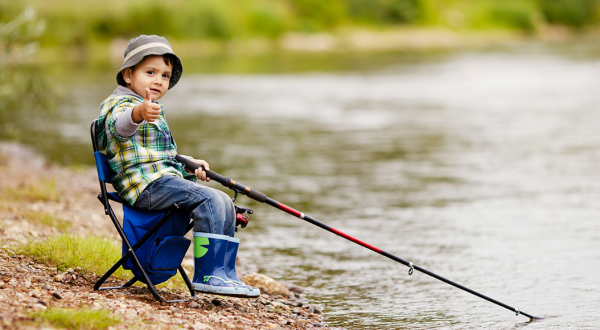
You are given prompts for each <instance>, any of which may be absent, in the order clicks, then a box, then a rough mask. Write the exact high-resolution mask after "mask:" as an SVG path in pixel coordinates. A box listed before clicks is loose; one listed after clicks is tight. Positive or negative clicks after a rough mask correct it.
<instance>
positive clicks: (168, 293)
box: [0, 141, 331, 330]
mask: <svg viewBox="0 0 600 330" xmlns="http://www.w3.org/2000/svg"><path fill="white" fill-rule="evenodd" d="M40 187H41V188H40ZM44 187H45V188H44ZM20 191H26V192H28V194H20V193H19V192H20ZM98 192H99V187H98V181H97V175H96V171H95V169H94V168H63V167H58V166H50V165H48V164H47V163H46V162H45V161H44V159H42V158H40V157H39V156H37V155H36V154H35V153H33V152H32V151H31V150H29V149H27V148H25V147H23V146H21V145H19V144H16V143H10V142H1V141H0V328H1V329H40V325H39V324H38V323H37V322H36V320H35V319H34V318H33V317H32V313H33V312H35V311H41V310H46V309H48V308H53V307H60V308H71V309H80V308H87V309H92V310H95V309H106V310H109V311H110V312H111V313H112V314H113V315H114V316H115V317H117V318H119V319H120V320H121V323H120V324H119V325H116V326H112V327H109V329H133V328H135V329H195V330H198V329H315V328H325V329H331V328H328V327H327V326H326V325H325V324H324V323H323V318H322V315H321V308H320V307H318V306H314V305H311V304H309V303H308V302H307V301H306V300H304V299H303V298H302V296H301V292H302V289H301V288H298V287H293V286H288V289H290V296H288V297H285V296H283V295H269V294H266V293H263V294H262V295H261V297H259V298H258V299H242V298H231V297H224V296H217V295H206V294H198V297H197V298H196V299H192V300H189V301H187V302H182V303H173V304H166V303H160V302H158V301H156V300H155V299H154V298H153V297H152V295H151V294H150V292H149V291H148V289H147V288H146V287H143V286H133V287H131V288H128V289H123V290H108V291H94V290H93V285H94V283H95V282H96V281H97V279H98V278H99V275H98V274H93V273H86V272H85V271H83V270H82V269H80V268H75V269H68V270H67V271H66V272H58V270H57V269H56V268H55V265H43V264H38V263H36V262H35V261H33V260H31V259H30V258H29V257H27V256H22V255H18V254H16V253H15V252H14V251H15V246H16V245H17V244H19V243H21V242H26V241H27V240H31V239H43V238H45V237H50V236H52V235H57V234H60V233H62V232H63V230H64V229H61V226H62V227H67V228H69V229H68V231H69V232H72V233H74V234H77V235H81V236H85V235H88V234H90V233H94V234H95V235H105V236H107V237H109V238H112V239H114V240H115V241H119V236H118V234H117V233H116V230H115V229H114V226H113V225H112V223H111V222H110V220H109V218H108V217H106V216H105V215H104V212H103V209H102V207H101V204H100V203H99V202H98V200H97V199H96V196H97V194H98ZM32 196H33V197H32ZM115 209H117V208H115ZM41 212H43V213H44V214H51V215H53V219H54V222H53V223H40V222H39V221H38V219H35V216H36V214H42V213H41ZM119 216H120V215H119ZM56 219H58V220H56ZM186 263H187V264H188V266H189V264H190V258H189V257H187V258H186V261H185V262H184V265H186ZM245 268H246V269H252V267H251V265H250V266H245ZM242 275H243V274H242ZM122 282H123V281H122V280H121V281H120V282H118V281H115V282H113V283H114V284H121V283H122ZM108 283H109V284H110V282H108ZM263 292H264V290H263ZM160 293H161V294H163V295H165V297H166V298H168V299H176V298H178V299H182V298H186V297H189V296H190V294H189V292H186V291H183V290H168V289H160ZM42 327H43V328H44V329H53V328H52V326H51V325H48V324H45V325H42Z"/></svg>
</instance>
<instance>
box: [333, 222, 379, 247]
mask: <svg viewBox="0 0 600 330" xmlns="http://www.w3.org/2000/svg"><path fill="white" fill-rule="evenodd" d="M329 230H330V231H331V232H332V233H334V234H336V235H339V236H342V237H343V238H345V239H347V240H350V241H352V242H354V243H356V244H360V245H362V246H364V247H366V248H367V249H371V250H373V251H375V252H377V253H381V252H382V251H383V250H381V249H380V248H378V247H376V246H373V245H371V244H369V243H367V242H363V241H361V240H359V239H358V238H354V237H352V236H350V235H348V234H346V233H344V232H341V231H339V230H337V229H335V228H332V227H329Z"/></svg>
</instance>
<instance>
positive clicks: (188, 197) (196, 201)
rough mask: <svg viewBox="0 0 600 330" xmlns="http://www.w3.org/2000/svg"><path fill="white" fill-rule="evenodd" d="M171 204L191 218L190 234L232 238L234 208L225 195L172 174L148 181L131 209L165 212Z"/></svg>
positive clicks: (233, 231)
mask: <svg viewBox="0 0 600 330" xmlns="http://www.w3.org/2000/svg"><path fill="white" fill-rule="evenodd" d="M173 203H179V205H181V210H180V212H183V213H185V214H188V215H189V216H190V218H192V219H194V231H196V232H203V233H210V234H220V235H227V236H231V237H233V235H234V233H235V208H234V207H233V202H232V201H231V198H229V196H227V194H226V193H224V192H222V191H220V190H217V189H213V188H210V187H207V186H205V185H202V184H199V183H196V182H193V181H188V180H185V179H183V178H180V177H178V176H175V175H165V176H163V177H161V178H159V179H158V180H156V181H154V182H152V183H151V184H150V185H149V186H148V187H146V189H145V190H144V191H143V192H142V193H141V194H140V196H139V197H138V199H137V201H136V202H135V207H137V208H140V209H144V210H165V209H168V208H170V207H171V206H172V205H173Z"/></svg>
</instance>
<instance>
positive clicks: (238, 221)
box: [234, 205, 254, 231]
mask: <svg viewBox="0 0 600 330" xmlns="http://www.w3.org/2000/svg"><path fill="white" fill-rule="evenodd" d="M234 206H235V231H237V230H238V228H237V226H241V227H242V228H246V226H247V225H248V222H249V221H250V214H252V213H254V211H253V210H252V209H249V208H247V207H240V206H236V205H234ZM244 213H248V215H244Z"/></svg>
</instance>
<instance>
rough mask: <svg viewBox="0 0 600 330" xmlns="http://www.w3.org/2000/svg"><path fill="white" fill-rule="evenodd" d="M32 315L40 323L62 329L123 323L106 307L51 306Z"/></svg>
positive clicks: (96, 328)
mask: <svg viewBox="0 0 600 330" xmlns="http://www.w3.org/2000/svg"><path fill="white" fill-rule="evenodd" d="M31 316H32V317H33V318H35V319H36V321H37V322H39V323H42V324H51V325H52V326H54V327H57V328H62V329H80V330H102V329H106V328H108V327H110V326H115V325H118V324H120V323H121V320H120V319H118V318H116V317H113V316H112V314H111V313H110V312H109V311H107V310H104V309H99V310H90V309H65V308H49V309H47V310H45V311H39V312H35V313H32V314H31Z"/></svg>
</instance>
